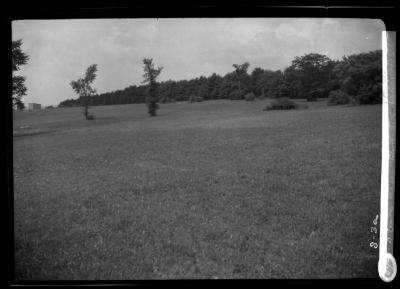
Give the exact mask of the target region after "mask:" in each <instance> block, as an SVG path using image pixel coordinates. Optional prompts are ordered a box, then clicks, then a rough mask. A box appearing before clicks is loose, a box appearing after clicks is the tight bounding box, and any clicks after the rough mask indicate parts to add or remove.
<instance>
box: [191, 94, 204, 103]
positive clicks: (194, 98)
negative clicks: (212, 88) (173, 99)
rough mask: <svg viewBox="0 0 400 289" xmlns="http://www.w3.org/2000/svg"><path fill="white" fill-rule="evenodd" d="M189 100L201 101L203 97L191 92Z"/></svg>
mask: <svg viewBox="0 0 400 289" xmlns="http://www.w3.org/2000/svg"><path fill="white" fill-rule="evenodd" d="M189 101H190V102H201V101H203V98H202V97H201V96H197V95H194V94H192V95H190V96H189Z"/></svg>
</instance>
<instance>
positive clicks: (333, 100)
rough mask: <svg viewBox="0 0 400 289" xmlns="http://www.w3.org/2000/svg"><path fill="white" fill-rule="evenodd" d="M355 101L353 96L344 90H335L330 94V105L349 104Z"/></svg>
mask: <svg viewBox="0 0 400 289" xmlns="http://www.w3.org/2000/svg"><path fill="white" fill-rule="evenodd" d="M352 102H354V100H353V98H352V97H351V96H350V95H348V94H347V93H345V92H343V91H342V90H340V89H338V90H334V91H331V92H330V94H329V100H328V105H340V104H349V103H352Z"/></svg>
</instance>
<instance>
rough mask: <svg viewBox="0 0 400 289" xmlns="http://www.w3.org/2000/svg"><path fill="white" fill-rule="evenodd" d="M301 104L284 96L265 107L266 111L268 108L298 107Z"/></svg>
mask: <svg viewBox="0 0 400 289" xmlns="http://www.w3.org/2000/svg"><path fill="white" fill-rule="evenodd" d="M297 108H299V106H298V105H297V103H295V102H294V101H293V100H291V99H289V98H286V97H282V98H278V99H276V100H274V101H273V102H271V104H270V105H269V106H267V107H266V108H264V111H266V110H283V109H297Z"/></svg>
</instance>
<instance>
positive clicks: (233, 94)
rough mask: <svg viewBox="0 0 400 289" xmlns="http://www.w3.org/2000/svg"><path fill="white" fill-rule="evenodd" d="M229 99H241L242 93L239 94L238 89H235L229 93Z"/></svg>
mask: <svg viewBox="0 0 400 289" xmlns="http://www.w3.org/2000/svg"><path fill="white" fill-rule="evenodd" d="M229 99H231V100H240V99H242V95H241V94H240V92H239V90H238V89H236V90H234V91H232V92H231V93H230V94H229Z"/></svg>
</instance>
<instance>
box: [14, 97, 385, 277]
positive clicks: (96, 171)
mask: <svg viewBox="0 0 400 289" xmlns="http://www.w3.org/2000/svg"><path fill="white" fill-rule="evenodd" d="M269 102H270V100H262V101H259V100H257V101H254V102H245V101H239V102H237V101H229V100H216V101H206V102H200V103H187V102H185V103H169V104H161V105H160V107H161V109H160V110H159V112H158V116H157V117H154V118H150V117H149V116H148V115H147V112H146V111H147V110H146V107H145V105H144V104H132V105H116V106H102V107H92V108H90V113H91V114H94V115H95V117H96V119H95V120H92V121H86V120H84V117H83V115H82V108H58V109H51V110H40V111H24V112H19V111H17V112H14V128H13V129H14V156H13V160H14V199H15V202H14V215H15V225H14V226H15V228H14V229H15V246H16V247H15V250H16V251H15V262H16V278H17V279H18V280H32V279H34V280H41V279H54V280H61V279H64V280H67V279H73V280H78V279H106V280H110V279H112V280H116V279H164V278H179V279H182V278H352V277H376V276H377V263H378V250H376V249H373V248H371V247H370V246H369V243H370V242H371V241H372V237H371V236H372V234H371V232H370V227H371V225H372V220H373V219H374V218H375V216H376V214H378V213H379V200H380V166H381V164H380V160H381V106H380V105H373V106H358V107H356V106H353V107H348V106H335V107H332V106H327V105H326V101H318V102H315V103H307V105H308V106H309V107H308V109H302V110H292V111H267V112H266V111H262V109H263V108H264V107H265V106H266V105H267V104H268V103H269ZM299 102H301V103H306V102H305V101H299Z"/></svg>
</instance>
